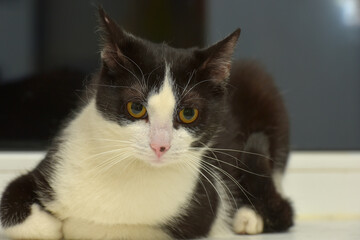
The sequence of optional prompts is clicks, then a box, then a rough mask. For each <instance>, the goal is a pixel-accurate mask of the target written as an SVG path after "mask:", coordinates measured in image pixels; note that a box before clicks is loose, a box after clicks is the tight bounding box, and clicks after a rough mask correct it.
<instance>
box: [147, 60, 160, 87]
mask: <svg viewBox="0 0 360 240" xmlns="http://www.w3.org/2000/svg"><path fill="white" fill-rule="evenodd" d="M162 66H164V64H160V65H159V66H157V67H156V68H154V69H153V70H152V71H151V72H150V73H149V75H148V77H147V79H146V84H147V85H148V83H149V78H150V76H151V74H152V73H153V72H155V71H156V70H157V69H159V68H160V67H162Z"/></svg>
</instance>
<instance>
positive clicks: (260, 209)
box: [233, 134, 293, 234]
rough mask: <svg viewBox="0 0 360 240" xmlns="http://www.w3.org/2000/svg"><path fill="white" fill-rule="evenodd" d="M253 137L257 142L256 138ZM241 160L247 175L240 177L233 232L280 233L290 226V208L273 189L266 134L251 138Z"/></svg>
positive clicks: (291, 212) (272, 173) (291, 219)
mask: <svg viewBox="0 0 360 240" xmlns="http://www.w3.org/2000/svg"><path fill="white" fill-rule="evenodd" d="M255 138H256V139H255ZM245 151H246V152H247V153H249V152H250V153H256V154H244V155H243V157H242V160H243V162H244V165H245V166H247V170H248V171H247V172H242V173H241V177H239V179H240V180H239V183H240V185H241V186H242V187H243V188H244V189H245V190H246V191H242V192H241V193H240V194H241V202H242V204H243V206H242V207H240V208H239V209H238V210H237V211H236V213H235V214H234V220H233V230H234V231H235V232H236V233H239V234H258V233H261V232H281V231H285V230H287V229H289V228H290V227H291V226H292V225H293V209H292V206H291V204H290V202H289V201H288V200H287V199H285V198H284V197H283V196H282V195H281V193H279V192H278V189H277V188H276V186H275V181H274V179H273V176H274V172H273V169H272V165H273V164H271V161H274V160H273V159H270V157H267V156H269V153H268V144H267V141H266V139H265V135H262V134H254V135H252V136H251V137H250V138H249V140H248V142H247V144H246V147H245Z"/></svg>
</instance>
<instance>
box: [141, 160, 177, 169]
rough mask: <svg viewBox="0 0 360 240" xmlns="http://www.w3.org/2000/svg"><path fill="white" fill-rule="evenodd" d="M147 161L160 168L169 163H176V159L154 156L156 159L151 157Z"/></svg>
mask: <svg viewBox="0 0 360 240" xmlns="http://www.w3.org/2000/svg"><path fill="white" fill-rule="evenodd" d="M146 163H147V164H149V165H150V166H151V167H155V168H160V167H166V166H169V165H173V164H174V163H176V161H169V160H166V159H161V158H160V159H159V158H154V159H150V160H148V161H146Z"/></svg>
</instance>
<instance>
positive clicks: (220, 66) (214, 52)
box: [199, 28, 240, 83]
mask: <svg viewBox="0 0 360 240" xmlns="http://www.w3.org/2000/svg"><path fill="white" fill-rule="evenodd" d="M239 36H240V28H238V29H236V30H235V31H234V32H233V33H232V34H230V35H229V36H227V37H226V38H224V39H223V40H221V41H220V42H218V43H216V44H214V45H212V46H210V47H209V48H206V49H204V50H200V55H201V57H202V58H203V59H205V60H204V61H203V63H202V65H201V67H200V69H199V70H200V71H201V70H205V71H207V72H208V73H209V75H210V77H211V78H212V79H214V81H215V82H217V83H221V82H223V81H224V80H226V79H227V78H228V77H229V76H230V70H231V58H232V55H233V53H234V50H235V46H236V43H237V40H238V39H239Z"/></svg>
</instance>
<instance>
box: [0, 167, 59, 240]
mask: <svg viewBox="0 0 360 240" xmlns="http://www.w3.org/2000/svg"><path fill="white" fill-rule="evenodd" d="M35 192H36V183H35V181H34V178H33V176H32V175H31V173H29V174H27V175H23V176H20V177H19V178H17V179H15V180H14V181H13V182H11V183H10V184H9V186H8V187H7V188H6V190H5V192H4V194H3V197H2V199H1V207H0V215H1V225H2V229H3V232H4V233H5V235H6V236H7V237H9V238H11V239H49V240H58V239H61V238H62V222H61V221H60V220H58V219H57V218H55V217H54V216H52V215H51V214H50V213H48V212H46V211H45V210H44V209H43V208H42V207H41V206H40V203H39V201H38V199H37V196H36V193H35Z"/></svg>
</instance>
